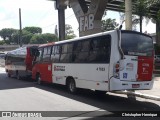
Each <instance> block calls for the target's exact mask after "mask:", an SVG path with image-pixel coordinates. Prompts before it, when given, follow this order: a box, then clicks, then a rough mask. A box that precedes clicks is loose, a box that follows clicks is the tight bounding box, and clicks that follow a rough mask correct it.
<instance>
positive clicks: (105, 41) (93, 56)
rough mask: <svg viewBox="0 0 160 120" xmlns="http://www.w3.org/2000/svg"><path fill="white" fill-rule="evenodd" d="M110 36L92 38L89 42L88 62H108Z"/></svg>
mask: <svg viewBox="0 0 160 120" xmlns="http://www.w3.org/2000/svg"><path fill="white" fill-rule="evenodd" d="M110 49H111V37H110V35H107V36H104V37H96V38H93V39H92V40H91V42H90V52H89V57H88V59H89V62H91V63H109V61H110V51H111V50H110Z"/></svg>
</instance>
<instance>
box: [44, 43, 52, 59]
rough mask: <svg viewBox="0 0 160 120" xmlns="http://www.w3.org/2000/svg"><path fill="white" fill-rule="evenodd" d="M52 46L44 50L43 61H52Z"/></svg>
mask: <svg viewBox="0 0 160 120" xmlns="http://www.w3.org/2000/svg"><path fill="white" fill-rule="evenodd" d="M50 54H51V46H48V47H45V48H44V50H43V61H50Z"/></svg>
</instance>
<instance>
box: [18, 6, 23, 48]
mask: <svg viewBox="0 0 160 120" xmlns="http://www.w3.org/2000/svg"><path fill="white" fill-rule="evenodd" d="M18 42H19V46H20V47H22V21H21V8H19V41H18Z"/></svg>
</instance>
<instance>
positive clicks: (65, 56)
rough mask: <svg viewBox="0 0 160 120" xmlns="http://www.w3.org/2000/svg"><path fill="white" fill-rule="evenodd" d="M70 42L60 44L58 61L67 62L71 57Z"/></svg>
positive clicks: (71, 46)
mask: <svg viewBox="0 0 160 120" xmlns="http://www.w3.org/2000/svg"><path fill="white" fill-rule="evenodd" d="M72 48H73V45H72V43H67V44H63V45H62V52H61V55H60V62H63V63H69V62H71V59H72V53H71V52H72Z"/></svg>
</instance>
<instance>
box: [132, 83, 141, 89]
mask: <svg viewBox="0 0 160 120" xmlns="http://www.w3.org/2000/svg"><path fill="white" fill-rule="evenodd" d="M139 87H140V85H139V84H132V88H139Z"/></svg>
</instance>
